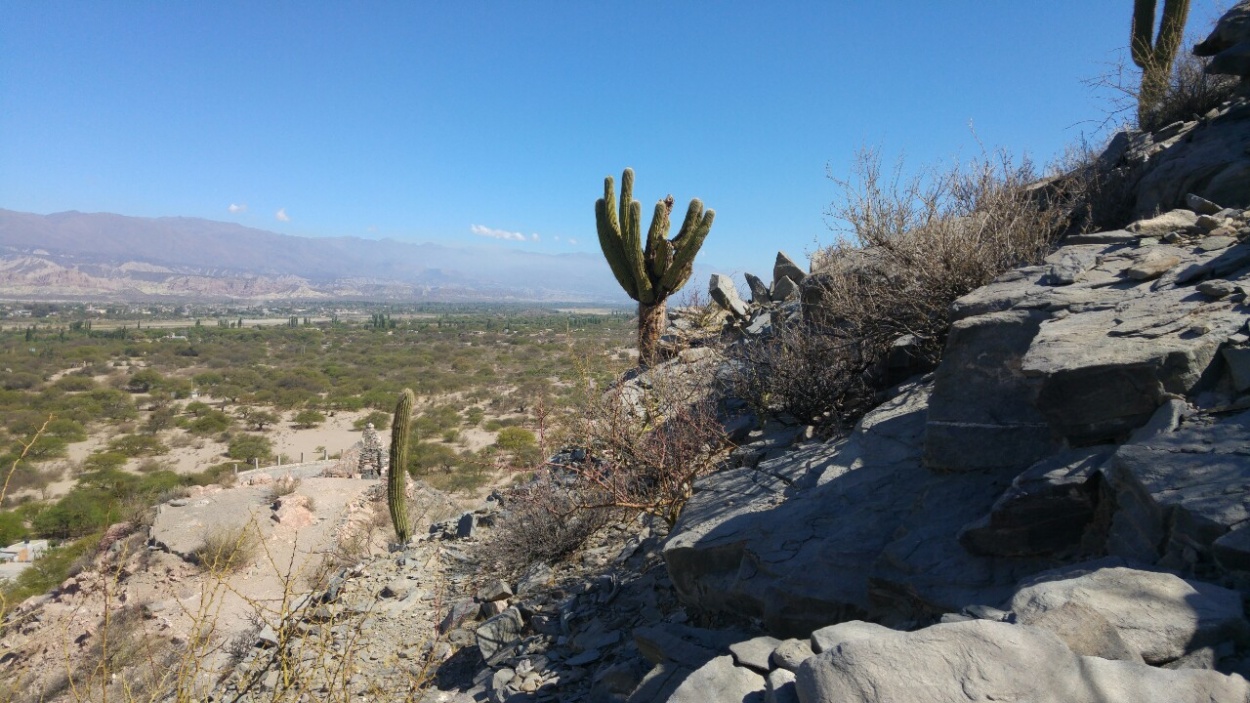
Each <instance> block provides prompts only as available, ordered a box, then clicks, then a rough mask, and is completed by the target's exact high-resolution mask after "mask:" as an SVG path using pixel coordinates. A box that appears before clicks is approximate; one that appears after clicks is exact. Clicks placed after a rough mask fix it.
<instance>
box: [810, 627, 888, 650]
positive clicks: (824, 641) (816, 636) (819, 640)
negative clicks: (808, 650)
mask: <svg viewBox="0 0 1250 703" xmlns="http://www.w3.org/2000/svg"><path fill="white" fill-rule="evenodd" d="M896 634H898V630H892V629H890V628H888V627H885V626H884V625H878V624H876V623H873V622H864V621H863V620H851V621H849V622H841V623H838V624H837V625H830V626H829V627H822V628H820V629H819V630H816V631H815V632H813V633H812V638H811V639H812V651H813V652H815V653H817V654H820V653H821V652H827V651H829V650H830V649H833V648H834V647H837V646H838V645H839V644H842V643H843V642H851V641H853V640H862V639H869V638H872V637H889V636H890V635H896Z"/></svg>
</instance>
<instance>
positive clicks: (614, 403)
mask: <svg viewBox="0 0 1250 703" xmlns="http://www.w3.org/2000/svg"><path fill="white" fill-rule="evenodd" d="M571 434H572V436H573V437H575V438H577V439H578V440H579V441H580V442H581V443H583V444H584V446H585V448H586V450H587V454H588V459H587V460H586V461H582V462H579V463H575V464H573V465H571V466H569V467H568V470H569V471H571V472H572V473H573V474H574V475H575V476H576V477H577V483H578V484H579V485H580V487H581V493H582V494H583V495H584V496H585V497H586V498H587V500H586V501H585V502H583V507H584V508H586V509H593V508H596V507H612V508H625V509H628V510H632V511H641V512H644V513H647V514H649V515H653V516H655V517H658V518H661V519H663V520H664V521H665V522H666V523H668V524H669V525H670V526H671V525H673V524H675V523H676V522H677V518H678V517H680V515H681V511H682V509H684V508H685V506H686V502H687V501H688V500H689V499H690V496H691V495H693V494H694V483H695V481H696V480H698V479H699V478H700V477H702V476H706V475H707V474H709V473H711V472H712V471H714V470H715V469H716V467H717V466H718V464H719V462H720V460H721V458H722V457H723V456H724V454H725V452H727V451H728V449H729V448H730V446H731V444H730V442H729V439H728V437H727V436H726V435H725V430H724V426H723V425H722V424H721V422H720V420H719V419H718V417H717V414H716V401H715V398H714V397H713V396H711V395H709V394H707V393H706V392H705V391H689V390H686V391H682V390H679V389H677V388H670V389H664V388H660V389H658V390H657V389H656V388H651V389H643V388H635V387H630V386H626V385H624V384H622V385H618V386H617V387H616V388H615V389H613V390H612V391H609V392H608V393H607V394H605V395H603V396H602V397H600V398H598V399H596V400H594V401H592V402H591V403H589V404H588V407H587V408H586V410H585V411H584V412H583V413H582V414H581V415H580V417H579V421H578V422H576V423H575V425H574V428H573V429H572V430H571Z"/></svg>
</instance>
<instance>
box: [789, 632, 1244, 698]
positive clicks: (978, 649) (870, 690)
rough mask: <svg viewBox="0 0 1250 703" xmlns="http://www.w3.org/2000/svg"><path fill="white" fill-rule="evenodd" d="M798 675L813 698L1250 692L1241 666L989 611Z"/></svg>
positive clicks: (860, 648) (863, 643)
mask: <svg viewBox="0 0 1250 703" xmlns="http://www.w3.org/2000/svg"><path fill="white" fill-rule="evenodd" d="M1024 672H1027V675H1024ZM795 685H796V687H797V689H798V694H799V699H800V700H802V701H808V702H811V701H896V702H898V703H921V702H922V701H923V702H924V703H967V702H968V701H990V700H1004V701H1010V700H1014V701H1030V702H1031V703H1073V702H1075V701H1089V702H1091V703H1092V702H1093V701H1098V702H1099V703H1165V702H1167V703H1211V702H1212V701H1230V702H1232V701H1245V700H1246V697H1247V696H1250V686H1248V685H1247V684H1246V681H1245V679H1243V678H1241V677H1240V676H1225V675H1223V674H1219V673H1216V672H1212V671H1196V670H1186V671H1168V670H1164V669H1155V668H1153V667H1149V666H1146V665H1143V664H1134V663H1130V662H1118V661H1109V660H1106V659H1100V658H1098V657H1082V656H1080V655H1077V654H1075V653H1073V652H1072V651H1071V650H1069V649H1068V648H1067V646H1066V645H1064V643H1063V641H1062V640H1060V639H1059V638H1058V637H1057V636H1056V635H1054V634H1053V633H1050V632H1048V631H1046V630H1042V629H1040V628H1035V627H1028V626H1022V625H1009V624H1005V623H994V622H989V621H986V620H972V621H969V622H962V623H952V624H946V625H935V626H933V627H929V628H926V629H924V630H920V631H917V632H913V633H907V634H905V635H903V636H898V637H882V638H875V639H866V640H859V641H855V642H848V643H846V644H844V645H843V646H841V647H839V648H838V649H837V650H833V651H829V652H825V653H823V654H820V655H817V656H815V657H812V658H811V659H809V660H808V661H807V662H805V663H804V664H803V666H802V667H800V668H799V671H798V676H797V681H796V683H795Z"/></svg>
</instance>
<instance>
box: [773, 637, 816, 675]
mask: <svg viewBox="0 0 1250 703" xmlns="http://www.w3.org/2000/svg"><path fill="white" fill-rule="evenodd" d="M814 654H815V652H813V651H812V645H811V644H810V643H809V642H808V641H807V640H805V639H802V640H801V639H788V640H785V641H784V642H782V643H780V644H778V645H777V647H776V648H775V649H773V653H772V656H771V657H770V658H769V662H770V663H771V664H772V666H773V667H775V668H778V669H787V670H789V671H797V670H798V668H799V665H800V664H802V663H803V662H805V661H807V660H808V659H809V658H811V657H812V656H813V655H814Z"/></svg>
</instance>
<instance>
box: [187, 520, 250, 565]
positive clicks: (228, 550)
mask: <svg viewBox="0 0 1250 703" xmlns="http://www.w3.org/2000/svg"><path fill="white" fill-rule="evenodd" d="M259 545H260V538H259V536H258V535H257V534H256V530H255V529H254V528H253V527H252V526H251V525H243V526H242V527H236V528H233V529H226V528H222V529H217V530H213V531H212V532H209V533H208V534H207V535H205V536H204V544H202V545H201V546H200V547H199V548H197V549H196V550H195V551H194V552H193V553H192V555H191V556H192V557H193V558H194V559H195V563H196V564H198V565H199V566H200V568H201V569H204V570H205V571H207V572H210V573H215V574H219V573H229V572H232V571H238V570H239V569H242V568H243V567H244V566H246V565H248V564H250V563H251V562H252V559H253V558H255V556H256V550H257V547H259Z"/></svg>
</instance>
